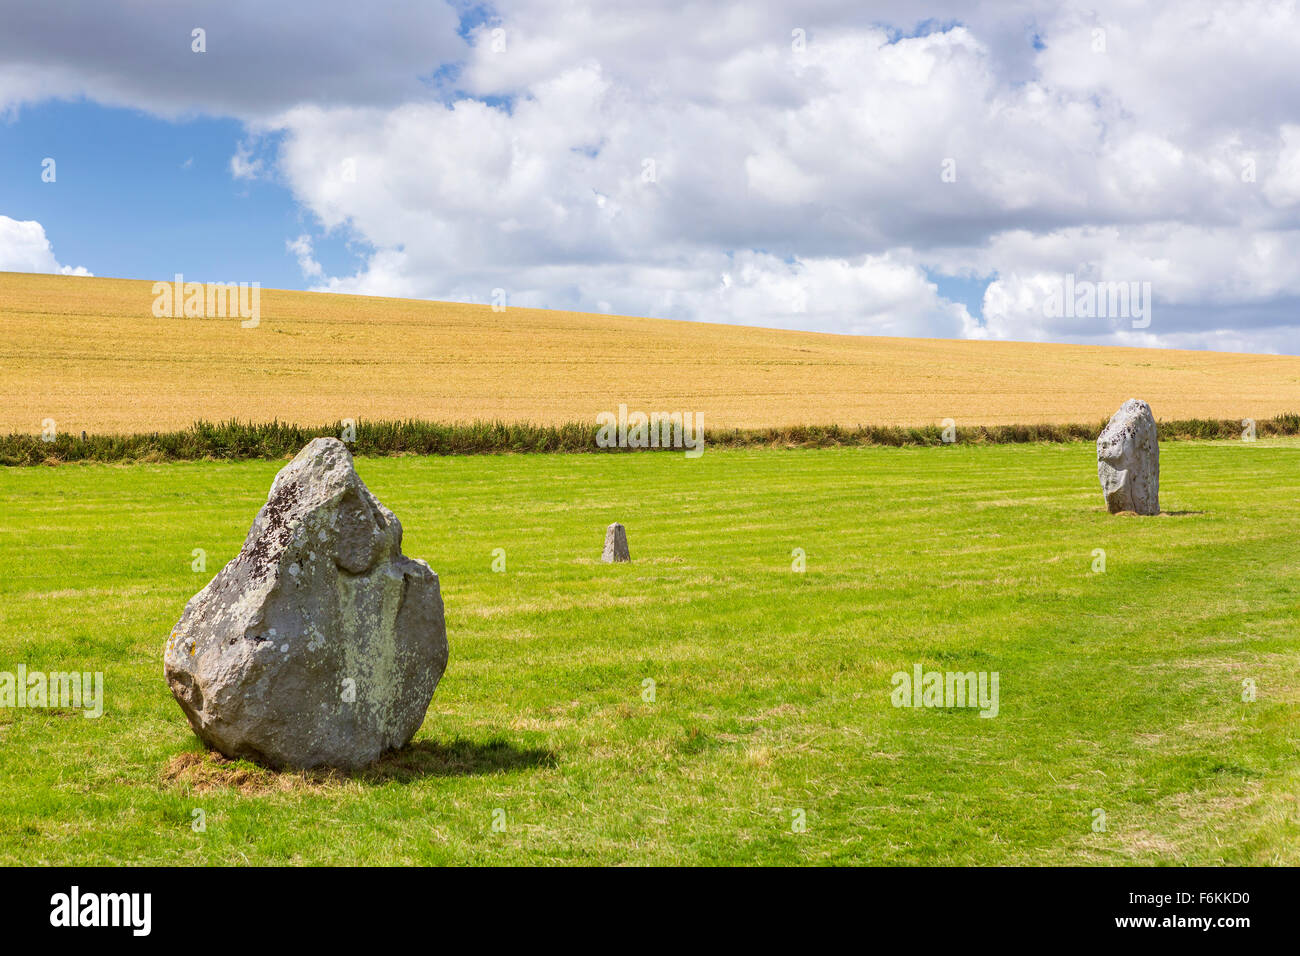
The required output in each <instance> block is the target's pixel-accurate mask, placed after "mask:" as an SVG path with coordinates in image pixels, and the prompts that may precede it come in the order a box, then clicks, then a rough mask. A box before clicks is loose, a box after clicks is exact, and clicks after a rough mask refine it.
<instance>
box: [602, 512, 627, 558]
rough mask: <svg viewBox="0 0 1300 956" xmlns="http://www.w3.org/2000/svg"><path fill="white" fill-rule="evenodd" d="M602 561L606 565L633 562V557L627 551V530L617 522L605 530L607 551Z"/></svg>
mask: <svg viewBox="0 0 1300 956" xmlns="http://www.w3.org/2000/svg"><path fill="white" fill-rule="evenodd" d="M600 560H602V561H604V562H605V563H606V564H613V563H614V562H615V561H631V560H632V555H631V554H630V553H629V552H628V550H627V530H626V529H625V528H624V527H623V526H622V525H621V524H619V523H618V522H617V521H615V522H614V523H613V524H612V525H610V526H609V527H608V528H606V529H605V551H604V553H603V554H601V556H600Z"/></svg>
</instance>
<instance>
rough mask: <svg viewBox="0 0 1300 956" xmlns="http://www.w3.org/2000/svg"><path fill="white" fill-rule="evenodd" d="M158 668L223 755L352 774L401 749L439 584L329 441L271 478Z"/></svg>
mask: <svg viewBox="0 0 1300 956" xmlns="http://www.w3.org/2000/svg"><path fill="white" fill-rule="evenodd" d="M164 661H165V664H164V672H165V674H166V677H167V683H168V684H169V685H170V687H171V690H172V694H173V695H175V697H176V701H177V702H178V703H179V704H180V705H181V709H182V710H183V711H185V716H186V717H187V718H188V719H189V722H190V726H191V727H193V728H194V732H195V733H196V734H198V736H199V738H200V739H201V740H202V741H203V742H204V743H205V744H206V745H207V746H208V747H211V748H213V749H215V750H219V751H220V752H221V753H223V754H225V755H226V756H227V757H243V758H247V759H250V760H256V761H258V762H259V763H264V764H267V765H269V766H272V767H277V768H280V767H301V768H305V767H320V766H328V767H338V768H340V769H344V770H355V769H358V768H360V767H364V766H365V765H366V764H368V763H371V762H372V761H374V760H375V759H376V758H377V757H379V756H380V754H382V753H384V752H385V751H387V750H393V749H395V748H398V747H401V746H404V745H405V744H406V743H408V742H409V741H410V739H411V737H412V736H414V735H415V732H416V731H417V730H418V729H419V728H420V724H421V723H422V722H423V721H424V715H425V711H427V710H428V708H429V700H430V698H431V697H432V696H433V690H434V688H435V687H436V686H437V684H438V680H439V678H441V677H442V672H443V670H444V668H446V666H447V629H446V626H445V624H444V620H443V607H442V596H441V594H440V593H439V590H438V576H437V575H436V574H434V573H433V572H432V571H431V570H429V566H428V565H427V564H425V563H424V562H423V561H418V560H413V559H411V558H408V557H405V556H404V555H403V554H402V525H401V522H399V521H398V520H397V517H396V516H395V515H394V514H393V513H392V512H391V511H389V510H388V509H387V508H385V507H384V506H383V505H382V504H380V502H379V500H378V499H377V498H375V496H374V495H372V494H371V493H370V490H369V489H368V488H366V486H365V483H364V482H362V480H361V478H360V477H359V476H358V475H357V473H356V471H355V470H354V469H353V466H352V455H351V454H350V453H349V452H348V449H347V447H346V446H345V445H344V444H343V443H342V442H340V441H339V440H338V439H336V438H317V439H315V440H314V441H312V442H310V443H309V444H308V445H307V446H306V447H305V448H304V449H303V450H302V451H300V452H299V453H298V455H297V457H296V458H294V460H293V461H291V462H290V463H289V464H288V465H286V466H285V467H284V469H283V470H282V471H281V472H280V473H279V474H278V475H276V476H275V481H274V482H273V483H272V485H271V493H270V495H269V496H268V497H267V499H266V504H265V505H263V507H262V509H261V510H260V511H259V512H258V513H257V518H256V519H255V520H254V521H253V527H252V529H251V530H250V531H249V532H248V538H247V540H245V542H244V547H243V549H242V550H241V551H240V552H239V554H238V555H236V556H235V558H234V560H232V561H231V562H230V563H229V564H227V565H226V566H225V567H224V568H222V569H221V571H220V572H219V573H218V574H217V576H216V577H215V578H213V579H212V581H211V582H210V583H209V584H208V586H207V587H205V588H204V589H203V590H202V591H200V592H199V593H198V594H196V595H195V596H194V597H193V598H191V599H190V602H189V603H188V604H187V605H186V606H185V613H184V614H182V615H181V619H180V623H179V624H177V625H176V627H175V628H174V629H173V631H172V635H171V638H170V639H169V640H168V641H167V650H166V654H165V657H164Z"/></svg>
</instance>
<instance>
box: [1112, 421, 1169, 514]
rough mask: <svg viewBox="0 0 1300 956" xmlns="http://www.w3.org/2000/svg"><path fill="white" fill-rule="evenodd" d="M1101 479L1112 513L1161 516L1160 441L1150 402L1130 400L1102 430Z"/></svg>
mask: <svg viewBox="0 0 1300 956" xmlns="http://www.w3.org/2000/svg"><path fill="white" fill-rule="evenodd" d="M1097 477H1099V478H1100V479H1101V491H1102V494H1103V495H1105V496H1106V507H1107V509H1108V510H1109V511H1110V513H1111V514H1118V513H1119V512H1121V511H1136V512H1137V513H1138V514H1140V515H1158V514H1160V441H1159V436H1158V434H1157V432H1156V419H1155V416H1154V415H1152V414H1151V406H1150V405H1148V404H1147V403H1146V402H1143V401H1140V400H1138V399H1136V398H1130V399H1129V400H1128V401H1127V402H1125V403H1124V404H1123V405H1121V406H1120V409H1119V411H1117V412H1116V413H1115V414H1114V415H1113V416H1111V419H1110V422H1109V423H1108V424H1107V425H1106V427H1105V428H1104V429H1102V432H1101V435H1100V436H1099V437H1098V438H1097Z"/></svg>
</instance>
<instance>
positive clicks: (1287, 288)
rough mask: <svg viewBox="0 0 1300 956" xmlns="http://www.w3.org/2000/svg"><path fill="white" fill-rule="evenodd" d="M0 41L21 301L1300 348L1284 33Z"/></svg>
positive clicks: (5, 186)
mask: <svg viewBox="0 0 1300 956" xmlns="http://www.w3.org/2000/svg"><path fill="white" fill-rule="evenodd" d="M0 22H2V23H3V24H4V29H3V31H0V271H27V272H64V273H69V274H81V275H86V274H93V275H100V276H118V277H126V278H141V279H160V278H170V277H172V276H173V275H174V274H176V273H181V274H183V275H184V276H185V278H186V279H187V280H189V281H199V282H206V281H221V282H259V283H260V284H261V285H262V287H263V288H290V289H315V290H320V291H332V292H351V293H361V294H367V295H386V296H406V297H414V298H428V299H441V300H452V301H467V302H482V303H488V302H502V301H504V302H506V303H508V304H509V305H513V306H532V307H541V308H557V309H576V310H582V311H592V312H611V313H619V314H631V315H646V316H657V317H663V318H676V319H688V320H697V321H715V322H729V323H739V324H745V325H760V326H768V327H774V328H797V329H808V330H813V331H826V332H839V333H850V334H863V335H908V336H934V337H952V338H979V339H1008V340H1017V341H1055V342H1079V343H1085V344H1105V345H1141V346H1159V347H1171V348H1197V349H1206V348H1209V349H1223V350H1231V351H1246V352H1284V353H1291V354H1296V353H1300V83H1297V82H1296V64H1297V63H1300V14H1298V13H1297V10H1296V3H1295V2H1248V0H1246V2H1231V3H1230V2H1202V0H1182V2H1168V3H1166V2H1160V0H1153V2H1123V0H1114V2H1113V0H1091V2H1089V3H1087V4H1086V5H1085V4H1079V3H1075V2H1069V0H1067V2H1036V0H1002V2H999V3H996V4H992V3H981V2H978V0H975V2H969V0H968V2H961V3H957V2H930V3H924V2H921V3H918V2H892V0H887V2H880V3H871V2H863V0H848V2H841V0H811V2H805V3H800V4H797V5H793V4H788V3H775V2H769V0H744V2H737V3H730V2H719V3H700V2H690V3H687V2H678V0H661V2H655V3H649V2H646V0H642V2H639V3H631V2H626V0H603V2H591V3H583V2H565V0H550V2H547V3H542V2H537V0H502V2H498V3H494V4H476V3H473V4H472V3H464V2H453V3H447V2H443V0H422V2H415V0H409V2H396V3H376V4H356V3H352V2H349V3H343V2H336V0H312V2H298V0H286V2H282V3H277V4H274V5H271V4H265V3H263V2H260V0H257V2H254V0H219V2H209V0H198V2H192V3H188V4H184V5H179V4H173V5H167V6H163V5H160V4H154V3H149V2H145V0H121V2H116V3H108V2H103V0H61V2H59V3H57V4H31V3H25V2H18V0H0ZM196 31H198V32H196ZM1120 293H1123V295H1122V296H1120ZM2 295H3V287H2V280H0V296H2ZM1067 299H1068V300H1069V301H1066V300H1067Z"/></svg>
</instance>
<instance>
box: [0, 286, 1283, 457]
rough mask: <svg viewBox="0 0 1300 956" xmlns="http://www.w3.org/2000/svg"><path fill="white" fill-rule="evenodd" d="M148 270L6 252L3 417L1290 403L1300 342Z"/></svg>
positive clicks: (929, 416)
mask: <svg viewBox="0 0 1300 956" xmlns="http://www.w3.org/2000/svg"><path fill="white" fill-rule="evenodd" d="M153 302H154V295H153V284H152V283H151V282H146V281H135V280H125V279H93V278H79V277H70V276H49V275H24V274H16V273H0V323H3V327H4V335H3V340H2V343H0V392H2V393H3V394H4V395H5V401H4V403H3V404H2V405H0V431H14V432H23V433H27V432H38V431H40V429H41V423H42V421H44V420H45V419H53V420H54V421H55V422H56V423H57V428H58V429H59V431H60V432H72V433H79V432H81V431H83V430H84V431H89V432H92V433H96V432H99V433H102V432H114V433H139V432H149V431H154V430H158V429H177V428H183V427H186V426H189V425H190V424H192V423H193V422H194V421H196V420H199V419H204V420H207V421H223V420H227V419H240V420H243V421H256V422H265V421H270V420H273V419H278V420H280V421H289V422H295V423H298V424H303V425H320V424H325V423H330V422H336V421H339V420H340V419H346V418H353V419H368V420H383V419H388V420H400V419H413V418H414V419H422V420H426V421H432V422H467V421H476V420H485V419H492V420H498V419H499V420H503V421H510V422H530V423H534V424H540V425H554V424H561V423H565V422H593V421H594V420H595V416H596V415H597V414H598V413H599V412H602V411H613V410H615V409H616V408H617V406H618V405H619V404H620V403H626V404H627V405H629V406H630V407H631V408H633V409H638V408H639V409H643V410H645V411H654V410H660V409H662V410H674V411H691V412H698V413H701V414H702V415H703V417H704V421H705V423H706V426H707V427H708V428H709V429H710V430H712V429H714V428H722V427H737V428H760V427H768V426H789V425H804V424H818V425H843V426H855V425H860V424H870V425H934V424H937V423H939V422H941V421H942V420H943V419H946V418H951V419H953V420H955V421H956V423H957V424H958V425H1002V424H1027V423H1058V424H1059V423H1075V422H1098V421H1102V420H1104V419H1105V418H1106V417H1108V416H1109V415H1110V414H1111V413H1112V412H1113V411H1114V410H1115V408H1116V407H1117V406H1118V405H1119V403H1120V402H1122V401H1123V400H1124V399H1126V398H1128V397H1130V396H1131V395H1140V396H1141V397H1143V398H1145V399H1146V400H1147V401H1148V402H1150V403H1151V405H1152V407H1153V408H1154V409H1155V411H1156V414H1157V416H1158V417H1159V418H1160V419H1162V420H1167V419H1192V418H1216V419H1224V418H1247V417H1248V418H1254V419H1265V418H1270V417H1272V416H1275V415H1278V414H1282V413H1286V412H1293V411H1296V410H1300V356H1287V355H1241V354H1230V353H1216V352H1191V351H1175V350H1167V349H1120V348H1101V347H1093V346H1074V345H1055V344H1043V343H1015V342H977V341H960V340H947V339H890V338H873V337H863V336H841V335H826V334H818V333H808V332H787V331H777V330H769V329H759V328H748V327H740V326H727V325H713V324H706V323H695V322H675V321H667V320H661V319H646V318H629V317H622V316H609V315H596V314H587V313H577V312H553V311H543V310H536V309H517V308H513V307H510V308H507V309H506V310H505V311H503V312H494V311H493V310H492V308H491V307H490V306H486V305H465V304H457V303H446V302H426V301H416V300H404V299H379V298H368V297H362V296H339V295H329V294H322V293H311V292H284V291H275V290H263V291H262V293H261V298H260V317H259V322H258V324H257V327H256V328H242V327H241V325H240V321H239V319H238V318H237V317H236V318H189V319H187V318H155V317H154V315H153V313H152V306H153Z"/></svg>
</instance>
